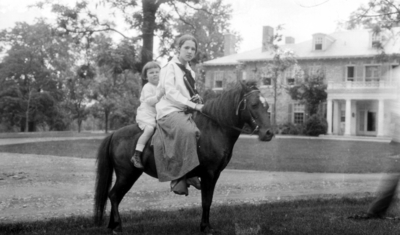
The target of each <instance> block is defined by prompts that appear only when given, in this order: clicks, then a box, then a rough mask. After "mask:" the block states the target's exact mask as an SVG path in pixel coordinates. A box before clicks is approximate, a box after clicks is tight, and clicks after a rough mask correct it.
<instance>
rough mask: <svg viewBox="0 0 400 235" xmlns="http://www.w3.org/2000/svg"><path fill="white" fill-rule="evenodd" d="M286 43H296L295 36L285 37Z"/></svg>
mask: <svg viewBox="0 0 400 235" xmlns="http://www.w3.org/2000/svg"><path fill="white" fill-rule="evenodd" d="M285 44H294V37H285Z"/></svg>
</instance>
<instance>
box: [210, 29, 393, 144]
mask: <svg viewBox="0 0 400 235" xmlns="http://www.w3.org/2000/svg"><path fill="white" fill-rule="evenodd" d="M273 31H274V30H273V28H272V27H269V26H264V27H263V40H262V41H263V45H264V46H263V45H260V47H259V48H257V49H254V50H251V51H247V52H243V53H238V54H235V53H233V43H232V41H233V40H234V38H233V36H232V35H226V36H225V54H226V55H225V56H224V57H221V58H217V59H214V60H210V61H207V62H205V63H204V64H203V65H204V70H205V72H206V81H205V86H206V88H210V89H213V90H215V91H218V90H222V89H224V88H226V87H227V86H229V85H230V84H231V83H234V82H236V81H237V80H246V79H257V80H258V81H259V85H260V89H261V91H262V93H263V95H264V96H265V97H266V98H267V100H268V102H269V103H270V104H271V105H276V110H277V111H276V117H277V118H276V119H277V124H283V123H287V122H291V123H303V122H304V121H305V120H306V119H307V116H306V114H305V107H304V105H302V104H299V102H298V101H295V100H292V99H291V98H290V96H289V95H288V94H287V92H286V90H285V89H283V88H284V87H288V86H292V85H293V84H296V83H299V82H303V79H304V77H305V76H304V75H305V74H312V73H316V72H319V73H323V74H324V79H325V82H326V83H327V94H328V98H327V101H326V104H325V105H324V106H325V111H324V115H325V116H326V119H327V121H328V131H327V133H328V134H330V135H347V136H373V137H390V138H391V137H393V136H394V129H395V126H396V125H395V122H396V120H397V119H396V118H395V115H396V111H395V110H394V107H395V104H396V101H397V100H398V98H399V93H400V92H399V85H398V80H399V79H400V76H398V75H397V76H396V75H395V74H396V69H397V68H398V65H399V62H400V61H399V60H398V59H397V58H396V56H395V55H394V54H395V53H398V52H399V51H400V42H399V38H397V40H396V32H398V29H393V30H391V31H387V32H381V33H380V34H375V33H373V32H372V30H370V29H362V30H350V31H340V32H334V33H332V34H329V35H327V34H323V33H316V34H313V35H310V40H308V41H305V42H301V43H295V39H294V38H293V37H286V38H285V40H284V41H285V44H284V45H280V48H282V49H283V50H291V51H292V52H293V53H294V54H295V55H296V58H297V61H298V63H297V65H295V66H292V67H291V68H289V69H287V70H286V71H285V72H283V73H282V74H280V76H279V78H278V81H277V83H278V85H279V87H280V88H281V89H280V91H279V93H278V94H279V96H278V99H277V102H276V104H274V102H273V101H274V99H273V98H272V90H273V89H272V88H273V84H272V80H271V78H270V75H269V73H268V72H267V70H266V69H265V68H266V64H267V63H269V62H270V61H271V60H272V58H273V52H272V51H271V50H268V47H267V46H265V45H268V43H270V42H271V38H272V37H273V33H274V32H273ZM379 48H380V49H379ZM382 48H383V51H384V52H385V53H386V54H385V55H383V54H382ZM378 55H381V56H378ZM399 69H400V67H399ZM272 110H273V109H272Z"/></svg>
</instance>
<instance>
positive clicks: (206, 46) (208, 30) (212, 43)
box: [161, 0, 242, 63]
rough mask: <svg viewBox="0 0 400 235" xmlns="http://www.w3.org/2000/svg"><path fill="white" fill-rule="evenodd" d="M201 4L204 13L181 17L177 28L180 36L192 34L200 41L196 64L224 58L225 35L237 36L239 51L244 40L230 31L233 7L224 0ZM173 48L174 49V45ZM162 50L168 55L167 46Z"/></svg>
mask: <svg viewBox="0 0 400 235" xmlns="http://www.w3.org/2000/svg"><path fill="white" fill-rule="evenodd" d="M199 4H200V5H201V7H202V9H204V11H196V12H195V13H194V14H193V15H188V14H186V15H180V19H181V21H179V22H178V23H177V26H176V28H177V31H178V32H179V34H185V33H190V34H192V35H193V36H195V37H196V39H197V40H198V43H199V45H198V47H199V48H198V53H197V55H196V58H195V61H194V62H195V63H196V62H201V61H206V60H212V59H215V58H218V57H222V56H224V34H226V33H230V34H233V35H235V38H236V43H235V47H236V49H238V47H239V44H240V42H241V41H242V38H241V36H240V34H239V33H238V32H236V31H232V30H230V29H229V27H230V22H229V21H230V19H231V17H232V15H231V14H232V8H231V5H229V4H223V1H222V0H215V1H213V2H210V1H205V0H201V1H200V3H199ZM186 8H187V7H186ZM187 10H188V9H185V11H183V12H187ZM210 13H211V14H210ZM171 46H172V48H173V44H172V45H171ZM161 48H162V50H165V51H164V53H163V54H167V53H168V51H169V50H168V48H166V45H162V47H161Z"/></svg>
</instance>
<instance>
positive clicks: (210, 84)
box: [206, 71, 215, 89]
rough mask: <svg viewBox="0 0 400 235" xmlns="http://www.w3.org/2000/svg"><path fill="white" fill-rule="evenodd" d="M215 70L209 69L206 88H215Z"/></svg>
mask: <svg viewBox="0 0 400 235" xmlns="http://www.w3.org/2000/svg"><path fill="white" fill-rule="evenodd" d="M214 76H215V73H214V71H208V72H207V75H206V88H209V89H211V88H213V87H214Z"/></svg>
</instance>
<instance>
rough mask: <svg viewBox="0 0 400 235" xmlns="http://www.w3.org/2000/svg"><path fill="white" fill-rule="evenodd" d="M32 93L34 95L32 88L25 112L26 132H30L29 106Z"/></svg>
mask: <svg viewBox="0 0 400 235" xmlns="http://www.w3.org/2000/svg"><path fill="white" fill-rule="evenodd" d="M31 95H32V90H30V91H29V93H28V105H27V107H26V113H25V132H29V108H30V103H31Z"/></svg>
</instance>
